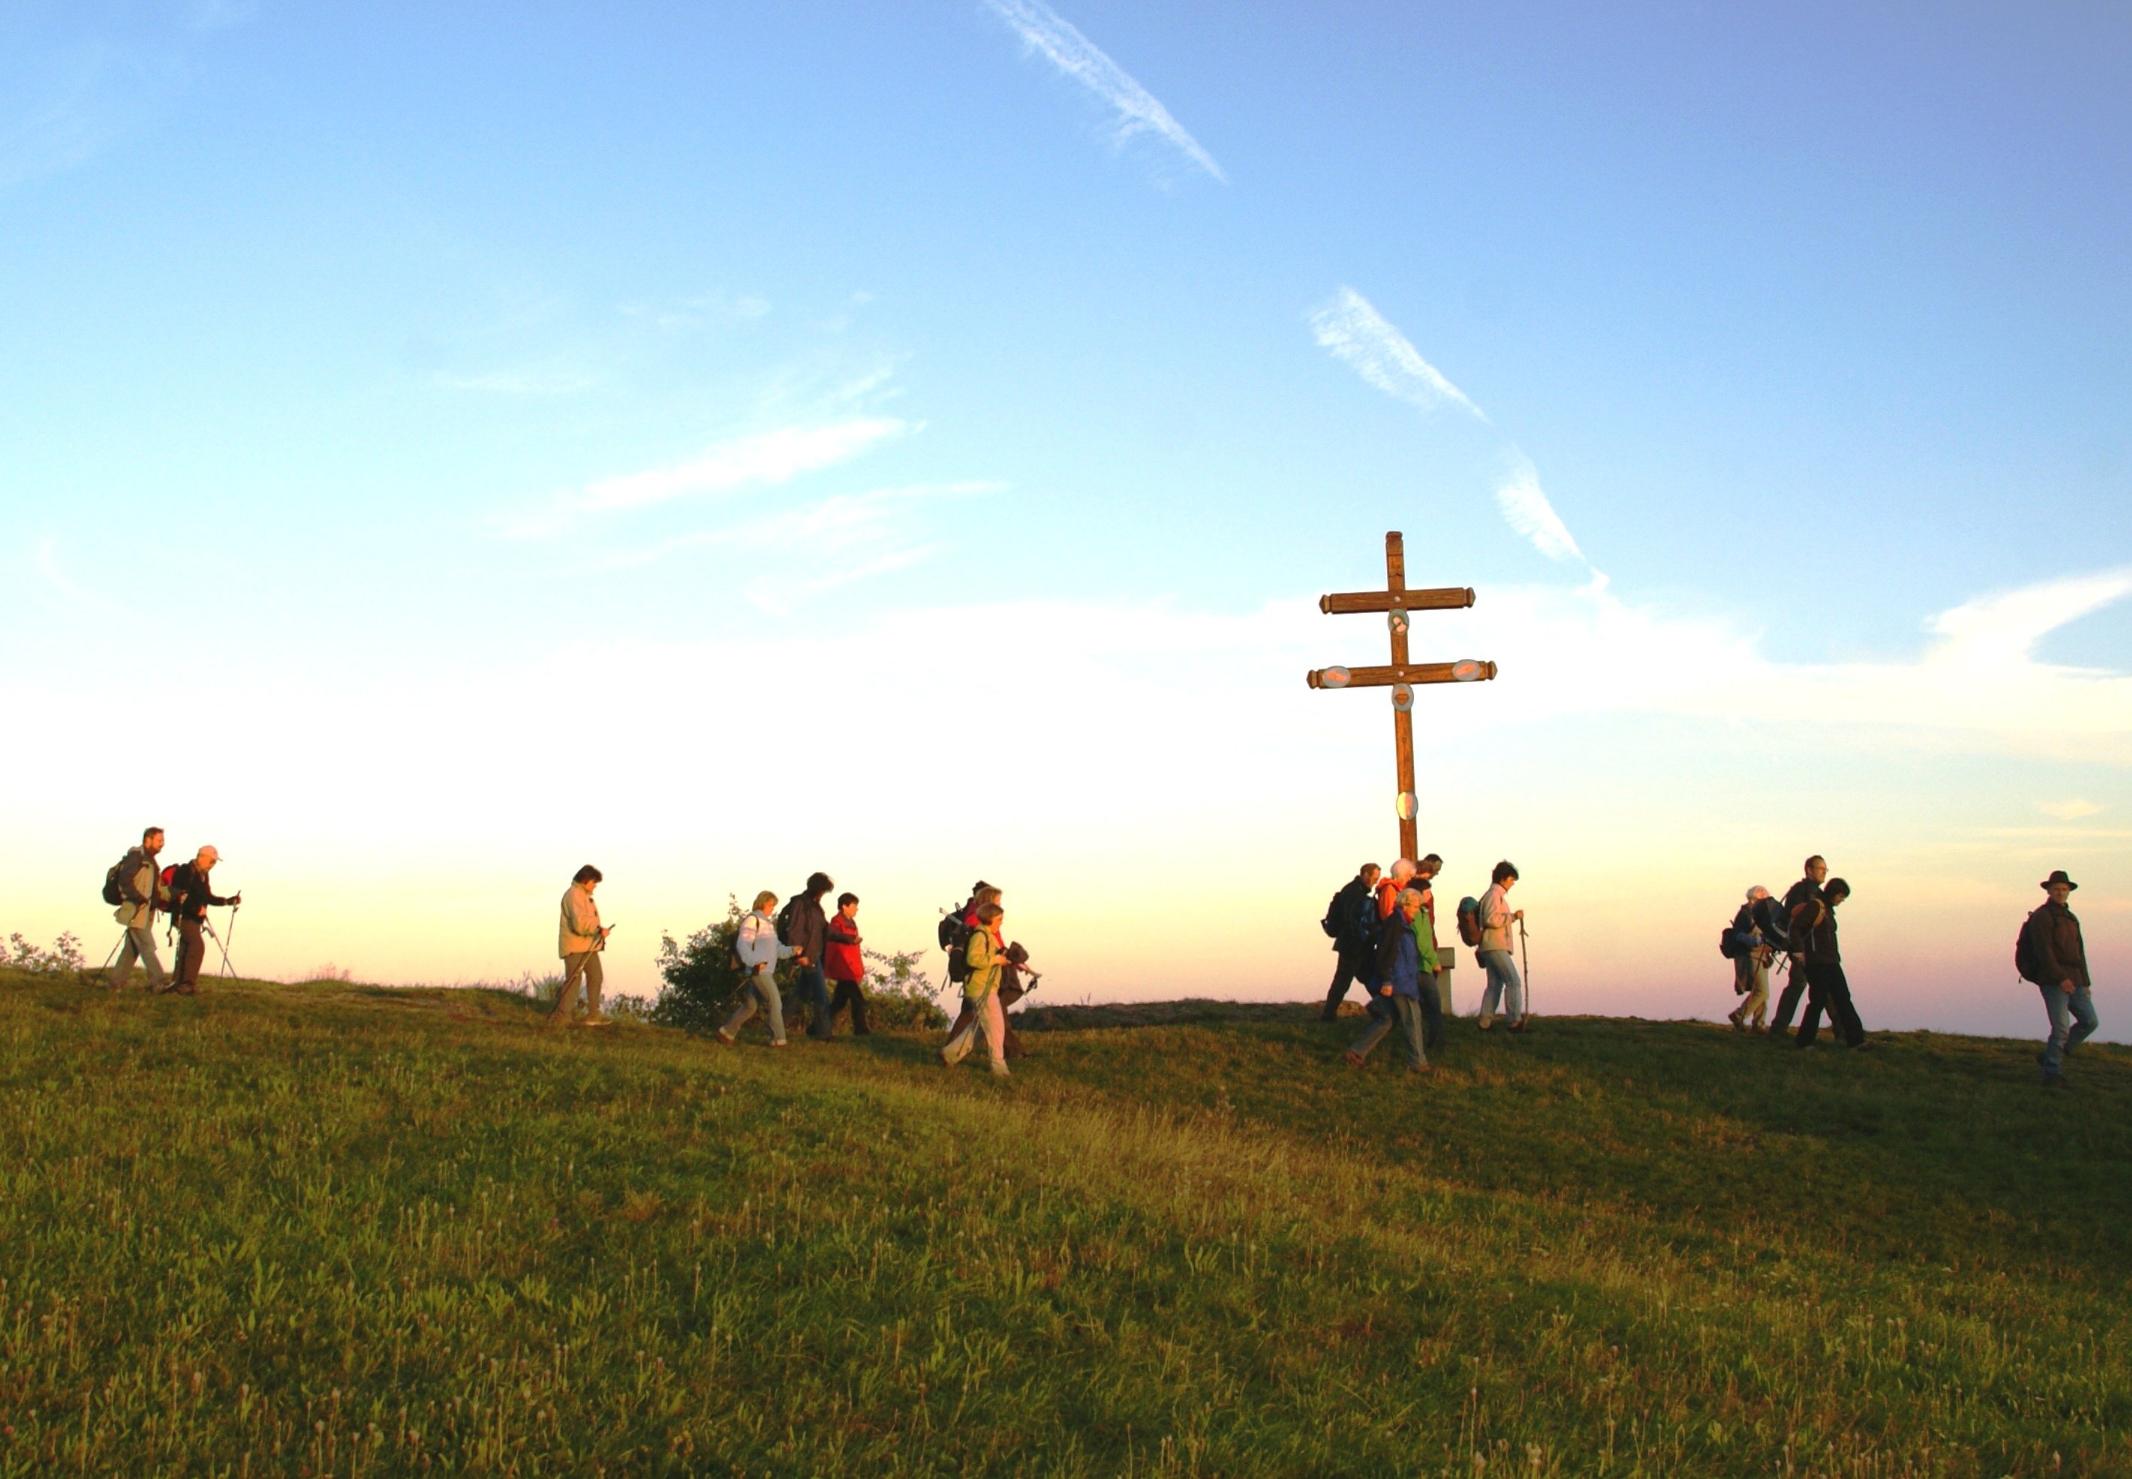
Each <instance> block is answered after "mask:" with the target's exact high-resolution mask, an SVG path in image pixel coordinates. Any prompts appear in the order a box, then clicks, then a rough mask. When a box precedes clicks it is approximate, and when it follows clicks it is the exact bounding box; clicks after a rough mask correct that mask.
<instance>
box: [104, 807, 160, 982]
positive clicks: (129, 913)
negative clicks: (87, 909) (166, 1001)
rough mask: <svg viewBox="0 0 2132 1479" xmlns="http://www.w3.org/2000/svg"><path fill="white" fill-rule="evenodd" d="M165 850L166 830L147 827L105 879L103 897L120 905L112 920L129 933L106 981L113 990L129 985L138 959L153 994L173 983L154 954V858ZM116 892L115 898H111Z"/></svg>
mask: <svg viewBox="0 0 2132 1479" xmlns="http://www.w3.org/2000/svg"><path fill="white" fill-rule="evenodd" d="M162 850H163V829H162V828H161V827H148V828H144V829H143V830H142V832H141V845H140V846H139V847H134V848H128V849H127V850H126V855H125V856H124V857H123V858H120V859H119V860H118V864H117V866H116V867H114V868H112V870H111V871H110V873H109V874H107V875H106V876H105V881H104V889H105V892H104V898H105V899H106V900H107V901H109V902H111V903H113V904H115V905H117V908H115V909H114V910H112V917H113V918H115V919H116V920H118V923H119V928H121V929H123V930H124V931H125V932H126V938H125V939H124V941H122V942H121V943H120V945H119V951H118V964H116V965H114V966H113V967H111V974H110V975H109V976H108V977H107V978H106V979H107V980H108V981H109V983H110V986H111V989H112V990H113V991H116V990H118V989H119V988H120V987H122V986H124V985H125V984H126V979H127V977H129V976H131V975H132V974H133V963H134V961H136V960H138V961H140V963H141V964H142V965H144V966H146V967H147V968H148V989H149V990H150V991H161V990H163V989H164V988H165V987H166V986H168V985H169V984H170V978H169V977H168V976H167V975H165V974H164V973H163V962H162V961H161V960H159V959H157V957H156V953H155V903H156V900H155V895H156V883H157V872H156V866H155V855H156V854H157V853H159V852H161V851H162ZM114 893H115V894H116V895H117V897H116V898H113V897H112V895H113V894H114Z"/></svg>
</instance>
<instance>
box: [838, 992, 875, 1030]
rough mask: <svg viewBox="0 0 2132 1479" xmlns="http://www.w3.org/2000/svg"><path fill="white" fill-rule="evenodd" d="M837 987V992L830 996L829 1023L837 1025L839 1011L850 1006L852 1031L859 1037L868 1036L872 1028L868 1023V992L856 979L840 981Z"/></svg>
mask: <svg viewBox="0 0 2132 1479" xmlns="http://www.w3.org/2000/svg"><path fill="white" fill-rule="evenodd" d="M836 988H837V989H836V994H835V995H834V996H832V997H830V998H829V1025H830V1026H831V1027H835V1026H836V1020H837V1013H838V1012H841V1011H843V1010H844V1008H845V1007H847V1006H848V1007H850V1008H851V1030H852V1032H853V1033H854V1034H856V1035H857V1036H859V1037H864V1036H866V1034H867V1033H868V1032H869V1031H871V1030H872V1029H870V1028H869V1027H867V1025H866V993H865V992H863V991H861V990H860V989H859V983H858V982H856V981H839V982H837V983H836Z"/></svg>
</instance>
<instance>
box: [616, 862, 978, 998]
mask: <svg viewBox="0 0 2132 1479" xmlns="http://www.w3.org/2000/svg"><path fill="white" fill-rule="evenodd" d="M745 918H747V911H746V910H745V909H742V908H741V907H740V900H739V899H737V898H735V897H733V896H732V895H730V894H729V895H727V896H726V912H725V918H723V919H721V920H718V921H717V922H716V923H714V924H707V925H705V926H704V927H703V928H702V929H700V930H697V931H696V932H695V933H694V934H693V935H690V936H689V937H688V938H687V939H686V940H682V941H676V940H675V939H674V937H673V936H672V935H670V934H667V933H665V932H664V931H662V932H661V933H660V935H659V978H660V980H661V982H662V983H663V984H662V985H661V986H660V988H659V997H658V1000H656V1001H654V1002H653V1003H652V1004H651V1007H650V1010H649V1011H648V1012H647V1013H646V1016H647V1019H648V1020H649V1021H651V1022H653V1023H655V1024H657V1025H658V1026H660V1027H679V1028H682V1029H683V1030H684V1031H688V1032H711V1031H715V1030H716V1029H717V1027H718V1026H719V1024H720V1023H722V1022H724V1021H725V1019H726V1016H727V1014H728V1013H730V1012H731V1011H732V1010H733V1008H734V1007H735V1006H736V1005H738V1004H739V1001H740V993H741V990H742V989H743V988H744V987H745V986H746V985H747V978H746V977H745V976H744V975H743V974H742V973H741V972H740V971H738V970H736V969H735V968H734V966H733V940H734V937H735V936H737V935H738V934H739V932H740V922H741V921H742V920H743V919H745ZM865 955H866V958H867V960H869V961H871V962H874V964H873V965H871V966H869V967H868V968H867V972H866V1001H867V1008H866V1010H867V1016H868V1018H869V1019H870V1020H871V1021H872V1022H874V1023H875V1024H878V1025H879V1026H882V1027H910V1028H931V1029H936V1030H937V1029H939V1028H943V1027H945V1026H947V1025H948V1019H947V1016H946V1014H945V1013H943V1012H942V1011H941V1010H940V1008H939V1006H937V1005H936V1004H935V1003H934V1001H933V996H934V993H935V992H936V991H937V989H938V988H937V987H935V986H934V985H933V983H932V982H931V981H929V980H927V979H926V975H925V972H924V971H922V970H920V969H918V962H919V961H920V960H921V959H922V958H923V956H922V955H921V953H920V952H918V951H915V950H906V951H902V952H900V953H896V954H884V953H883V952H881V951H878V950H868V951H866V952H865ZM795 974H796V972H795V970H794V968H793V966H792V963H791V962H790V961H785V962H782V963H780V964H779V965H778V967H777V971H776V975H775V977H774V979H775V980H776V982H777V989H778V992H779V994H780V995H781V996H782V997H783V999H784V1005H785V1026H786V1030H787V1031H788V1032H789V1031H792V1030H795V1029H796V1028H797V1027H798V1026H799V1024H800V1022H801V1019H802V1018H803V1017H804V1015H805V1007H806V1003H805V1002H802V1001H800V1000H798V999H797V997H796V995H795V993H794V992H793V990H792V978H793V976H794V975H795Z"/></svg>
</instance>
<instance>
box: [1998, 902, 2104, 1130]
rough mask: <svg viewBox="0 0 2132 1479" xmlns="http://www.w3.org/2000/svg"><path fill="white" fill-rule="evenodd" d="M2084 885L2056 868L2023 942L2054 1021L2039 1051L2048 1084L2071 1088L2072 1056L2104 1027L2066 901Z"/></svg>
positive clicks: (2082, 946) (2084, 946) (2076, 921)
mask: <svg viewBox="0 0 2132 1479" xmlns="http://www.w3.org/2000/svg"><path fill="white" fill-rule="evenodd" d="M2078 887H2080V885H2079V884H2077V883H2075V882H2073V880H2072V879H2071V878H2069V877H2067V876H2066V872H2065V869H2063V868H2055V869H2053V870H2052V871H2051V876H2050V877H2048V878H2046V879H2044V880H2043V891H2044V892H2045V893H2047V894H2049V895H2050V899H2049V901H2048V902H2047V903H2045V904H2043V905H2041V906H2040V907H2039V908H2037V909H2036V911H2035V912H2034V913H2033V914H2031V915H2029V917H2028V921H2027V923H2025V924H2024V925H2022V927H2021V938H2022V941H2023V942H2024V943H2025V944H2027V946H2028V962H2029V964H2028V970H2027V975H2028V979H2029V980H2031V981H2033V982H2034V983H2035V985H2036V987H2037V989H2038V990H2040V991H2041V992H2042V993H2043V1009H2044V1010H2045V1011H2046V1012H2048V1013H2049V1014H2050V1019H2051V1035H2050V1036H2049V1037H2048V1038H2046V1039H2045V1040H2044V1043H2043V1051H2042V1052H2040V1053H2038V1054H2037V1055H2036V1063H2037V1065H2038V1066H2039V1067H2041V1068H2042V1070H2043V1082H2044V1085H2045V1087H2047V1088H2064V1087H2065V1071H2064V1070H2065V1060H2066V1058H2067V1056H2068V1055H2070V1054H2071V1053H2072V1051H2073V1049H2075V1048H2077V1047H2079V1046H2080V1045H2081V1044H2082V1043H2083V1042H2086V1041H2087V1040H2088V1038H2089V1037H2090V1036H2091V1035H2092V1034H2093V1033H2094V1031H2095V1029H2096V1027H2097V1026H2099V1025H2100V1024H2099V1022H2098V1021H2097V1019H2096V1016H2095V1001H2094V998H2093V996H2091V995H2090V985H2091V983H2090V981H2089V979H2088V949H2087V943H2086V941H2084V940H2083V939H2082V938H2081V935H2080V920H2079V919H2078V918H2077V917H2075V915H2074V914H2073V911H2072V910H2071V909H2070V908H2068V907H2067V904H2066V901H2067V900H2068V899H2070V898H2071V897H2072V893H2073V890H2074V889H2076V888H2078ZM2015 953H2016V954H2017V955H2019V954H2020V953H2021V952H2020V951H2019V950H2018V949H2017V950H2016V952H2015Z"/></svg>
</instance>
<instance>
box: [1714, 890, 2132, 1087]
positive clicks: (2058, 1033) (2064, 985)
mask: <svg viewBox="0 0 2132 1479" xmlns="http://www.w3.org/2000/svg"><path fill="white" fill-rule="evenodd" d="M2039 887H2041V888H2042V889H2043V891H2044V893H2045V894H2046V895H2047V897H2046V898H2045V900H2044V902H2043V903H2042V904H2041V905H2039V906H2038V907H2037V908H2036V909H2034V910H2033V911H2032V912H2031V913H2030V914H2029V915H2028V917H2027V918H2026V919H2025V920H2024V921H2023V922H2022V925H2021V932H2020V934H2019V936H2018V937H2017V938H2016V940H2015V944H2014V969H2015V971H2016V973H2017V974H2019V976H2020V977H2021V979H2022V980H2024V981H2027V982H2029V983H2030V984H2031V985H2033V986H2035V987H2036V988H2037V989H2038V990H2039V991H2040V992H2041V993H2042V995H2043V1006H2044V1011H2045V1013H2046V1014H2047V1015H2048V1017H2049V1019H2050V1035H2049V1036H2048V1037H2047V1038H2046V1039H2045V1040H2044V1044H2043V1051H2042V1052H2040V1053H2038V1054H2037V1055H2036V1063H2037V1066H2038V1067H2039V1068H2041V1069H2042V1070H2043V1082H2044V1083H2045V1084H2046V1085H2047V1086H2050V1087H2054V1088H2055V1087H2063V1086H2064V1084H2065V1058H2066V1055H2067V1054H2069V1053H2071V1052H2072V1051H2073V1049H2074V1048H2076V1047H2078V1046H2079V1045H2080V1044H2081V1043H2082V1042H2084V1041H2085V1040H2086V1039H2087V1038H2088V1037H2089V1036H2090V1035H2092V1034H2093V1033H2094V1031H2095V1028H2096V1025H2097V1020H2098V1019H2097V1018H2096V1015H2095V1003H2094V999H2093V995H2092V992H2091V989H2090V982H2089V979H2088V959H2087V946H2086V943H2085V941H2084V940H2083V939H2082V937H2081V933H2080V921H2079V919H2078V918H2077V917H2075V915H2074V914H2073V911H2072V909H2071V908H2070V907H2069V906H2068V904H2067V900H2068V899H2069V898H2070V897H2071V896H2072V892H2073V890H2074V889H2076V888H2078V887H2080V885H2079V884H2077V883H2075V882H2073V880H2072V879H2071V878H2069V877H2068V876H2067V875H2066V871H2065V870H2064V869H2063V868H2059V869H2056V870H2054V871H2053V872H2052V873H2051V876H2050V877H2048V878H2046V879H2044V880H2043V881H2042V883H2041V884H2040V885H2039ZM1850 896H1851V886H1850V884H1848V883H1847V882H1845V881H1844V880H1843V879H1841V878H1831V877H1829V871H1828V860H1827V859H1825V858H1823V857H1822V856H1821V855H1820V854H1819V853H1816V854H1815V855H1814V856H1812V857H1810V858H1808V859H1807V860H1806V863H1805V867H1804V871H1803V873H1802V875H1801V877H1800V879H1799V881H1798V882H1797V883H1795V884H1793V885H1792V886H1791V887H1790V888H1789V889H1787V890H1785V893H1784V897H1783V899H1782V900H1781V901H1779V900H1778V899H1776V898H1775V897H1773V896H1772V895H1771V894H1770V892H1769V890H1768V889H1766V888H1764V887H1762V886H1761V885H1760V884H1756V885H1755V886H1754V887H1752V888H1750V889H1748V890H1747V897H1746V900H1745V901H1744V902H1743V903H1742V904H1741V905H1740V907H1739V909H1738V910H1737V911H1736V912H1735V913H1734V914H1733V916H1732V923H1730V924H1729V925H1727V926H1725V928H1724V930H1723V931H1722V932H1721V933H1720V935H1719V937H1718V953H1719V954H1721V955H1723V956H1724V957H1725V958H1726V959H1727V960H1729V961H1731V962H1732V990H1733V994H1734V995H1735V996H1737V997H1739V998H1740V1001H1739V1004H1738V1005H1737V1006H1735V1007H1734V1008H1733V1009H1732V1010H1731V1011H1730V1012H1728V1013H1726V1016H1725V1020H1726V1021H1728V1022H1730V1023H1731V1024H1732V1028H1733V1030H1734V1031H1735V1032H1764V1031H1766V1032H1767V1033H1768V1035H1769V1037H1770V1040H1771V1041H1773V1042H1777V1041H1783V1040H1784V1037H1785V1035H1786V1033H1788V1032H1789V1031H1790V1029H1791V1018H1792V1013H1793V1011H1795V1010H1797V1008H1798V1006H1799V1001H1800V997H1801V995H1802V994H1803V995H1804V997H1805V1000H1806V1011H1805V1013H1804V1014H1803V1015H1802V1016H1801V1017H1800V1019H1799V1030H1798V1033H1797V1034H1796V1036H1794V1037H1793V1038H1792V1041H1793V1042H1794V1043H1795V1044H1796V1045H1797V1046H1799V1047H1802V1048H1810V1047H1812V1046H1813V1045H1814V1041H1815V1039H1816V1038H1817V1037H1818V1036H1819V1035H1820V1029H1821V1018H1822V1015H1823V1013H1824V1012H1825V1013H1826V1014H1827V1016H1828V1019H1829V1025H1830V1026H1831V1028H1832V1029H1833V1030H1834V1031H1835V1033H1836V1036H1837V1037H1838V1038H1839V1039H1840V1040H1841V1041H1842V1042H1843V1043H1844V1045H1845V1046H1847V1047H1849V1048H1852V1049H1861V1048H1868V1047H1871V1046H1872V1043H1871V1042H1870V1041H1868V1039H1867V1037H1866V1032H1865V1026H1864V1024H1863V1023H1861V1022H1860V1021H1859V1019H1858V1008H1857V1005H1856V1003H1854V1002H1853V1001H1852V999H1851V983H1850V981H1849V980H1848V979H1847V978H1846V977H1845V975H1844V973H1843V951H1842V947H1841V946H1840V945H1839V944H1838V942H1837V936H1836V910H1837V907H1838V906H1839V905H1841V904H1842V903H1843V902H1844V900H1846V899H1848V898H1849V897H1850ZM1772 966H1774V967H1776V968H1777V969H1778V970H1779V971H1788V972H1789V973H1790V979H1789V980H1788V981H1787V982H1786V983H1785V986H1784V990H1783V991H1782V992H1781V993H1780V994H1779V995H1778V997H1777V1005H1776V1012H1775V1015H1774V1016H1773V1017H1772V1018H1771V1019H1770V1020H1769V1022H1768V1025H1767V1027H1766V1028H1765V1026H1764V1024H1763V1013H1764V1011H1765V1009H1766V1008H1767V1007H1768V1004H1769V976H1770V970H1771V968H1772Z"/></svg>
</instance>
